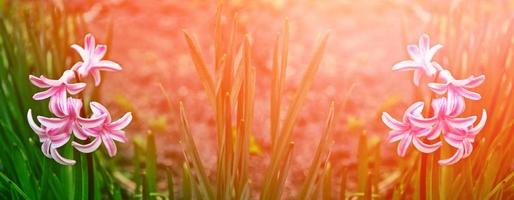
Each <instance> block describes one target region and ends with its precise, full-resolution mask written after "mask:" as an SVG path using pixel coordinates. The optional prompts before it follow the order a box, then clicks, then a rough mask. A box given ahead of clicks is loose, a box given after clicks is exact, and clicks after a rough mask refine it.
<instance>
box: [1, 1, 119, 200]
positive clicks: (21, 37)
mask: <svg viewBox="0 0 514 200" xmlns="http://www.w3.org/2000/svg"><path fill="white" fill-rule="evenodd" d="M0 16H1V20H0V102H1V104H2V106H0V198H1V199H85V198H87V197H88V196H89V197H90V198H93V197H94V198H96V199H100V198H118V199H119V198H121V196H120V195H121V192H120V189H119V187H118V186H117V185H116V184H114V183H113V182H112V181H111V178H110V174H109V173H108V172H107V171H106V170H105V168H104V167H102V165H100V164H97V165H96V166H95V168H96V170H95V174H94V176H95V178H94V180H95V184H94V185H95V188H94V190H91V191H94V194H88V188H87V187H88V185H87V181H88V180H87V175H86V174H87V171H86V162H85V156H84V155H80V154H77V153H73V149H72V147H71V145H69V146H66V147H65V148H64V150H63V153H64V155H66V157H71V158H74V159H75V160H77V161H78V163H77V164H76V165H75V166H73V167H72V166H62V165H59V164H57V163H56V162H55V161H53V160H51V159H48V158H46V157H45V156H44V155H43V153H42V152H41V148H40V145H41V144H40V142H39V139H38V137H37V135H36V134H35V133H34V132H33V131H32V130H31V129H30V128H29V126H28V123H27V118H26V117H27V116H26V113H27V110H28V109H29V108H32V110H33V111H34V112H35V113H37V114H39V115H49V112H48V108H47V107H46V105H47V104H46V102H36V101H33V100H32V94H34V92H35V87H34V86H32V85H31V83H30V82H29V81H28V75H29V74H36V75H45V76H47V77H50V78H58V76H60V74H61V73H62V71H63V70H64V69H65V68H68V67H69V66H70V64H71V63H70V62H71V56H72V54H71V51H70V47H69V46H70V45H71V44H72V43H74V42H75V41H76V40H75V36H76V35H82V34H78V33H83V32H84V31H85V30H84V29H83V27H84V24H83V22H82V20H81V18H80V17H78V16H76V15H73V14H71V13H66V12H65V11H63V10H60V9H58V8H56V7H55V6H53V5H52V4H50V3H47V2H44V1H31V2H22V1H7V2H3V1H2V2H0ZM94 159H95V160H96V163H102V162H104V161H103V159H102V156H98V155H95V157H94Z"/></svg>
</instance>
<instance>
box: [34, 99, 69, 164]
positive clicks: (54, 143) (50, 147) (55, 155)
mask: <svg viewBox="0 0 514 200" xmlns="http://www.w3.org/2000/svg"><path fill="white" fill-rule="evenodd" d="M27 119H28V122H29V125H30V128H32V130H33V131H34V132H36V134H37V135H38V136H39V141H40V142H42V143H43V144H42V145H41V151H43V154H44V155H45V156H46V157H48V158H52V159H54V160H55V161H57V162H58V163H59V164H62V165H73V164H75V161H74V160H70V159H67V158H64V157H62V156H61V154H59V151H57V149H58V148H59V147H62V146H63V145H64V144H66V143H67V142H68V141H69V140H70V134H68V133H65V132H62V131H61V130H60V129H59V128H56V129H49V128H47V127H45V126H41V127H39V126H37V125H36V123H35V122H34V119H33V117H32V110H30V109H29V111H28V113H27Z"/></svg>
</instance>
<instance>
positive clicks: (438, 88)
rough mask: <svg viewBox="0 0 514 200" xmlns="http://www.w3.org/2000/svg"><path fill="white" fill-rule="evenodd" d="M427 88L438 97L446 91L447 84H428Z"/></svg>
mask: <svg viewBox="0 0 514 200" xmlns="http://www.w3.org/2000/svg"><path fill="white" fill-rule="evenodd" d="M428 87H429V88H430V89H432V91H434V92H435V93H437V94H439V95H443V94H444V93H446V91H447V90H448V84H444V83H429V84H428Z"/></svg>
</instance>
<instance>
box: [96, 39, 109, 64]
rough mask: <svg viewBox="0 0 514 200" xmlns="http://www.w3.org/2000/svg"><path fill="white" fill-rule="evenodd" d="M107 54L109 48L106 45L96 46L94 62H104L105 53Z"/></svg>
mask: <svg viewBox="0 0 514 200" xmlns="http://www.w3.org/2000/svg"><path fill="white" fill-rule="evenodd" d="M106 52H107V46H106V45H104V44H99V45H96V48H95V53H94V54H93V58H94V62H95V63H96V62H98V61H100V60H102V58H103V57H104V56H105V53H106Z"/></svg>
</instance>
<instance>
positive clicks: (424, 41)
mask: <svg viewBox="0 0 514 200" xmlns="http://www.w3.org/2000/svg"><path fill="white" fill-rule="evenodd" d="M442 47H443V46H442V45H440V44H437V45H435V46H433V47H430V38H429V37H428V35H427V34H423V35H421V37H420V38H419V46H416V45H409V46H407V52H408V53H409V56H410V57H411V59H412V60H405V61H401V62H399V63H396V64H395V65H394V66H393V70H394V71H398V70H399V71H410V70H413V71H414V80H413V81H414V85H416V86H418V85H419V81H420V79H421V73H422V72H423V73H425V75H427V76H429V77H432V76H434V75H435V74H436V72H437V71H439V70H442V67H441V66H440V65H439V64H437V63H436V62H432V57H434V55H435V53H436V52H437V51H438V50H439V49H441V48H442Z"/></svg>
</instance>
